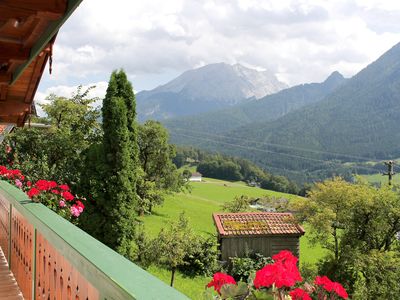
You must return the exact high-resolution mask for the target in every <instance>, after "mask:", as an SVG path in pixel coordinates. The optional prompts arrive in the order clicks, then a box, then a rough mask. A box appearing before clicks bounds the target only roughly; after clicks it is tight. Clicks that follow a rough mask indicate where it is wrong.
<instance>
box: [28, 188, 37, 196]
mask: <svg viewBox="0 0 400 300" xmlns="http://www.w3.org/2000/svg"><path fill="white" fill-rule="evenodd" d="M27 194H28V196H29V198H32V197H34V196H37V195H39V194H40V191H39V190H38V189H37V188H31V189H30V190H29V191H28V193H27Z"/></svg>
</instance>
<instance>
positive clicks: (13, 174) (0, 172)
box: [0, 166, 25, 181]
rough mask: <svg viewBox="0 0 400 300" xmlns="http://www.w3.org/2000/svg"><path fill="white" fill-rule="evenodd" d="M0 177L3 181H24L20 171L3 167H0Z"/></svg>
mask: <svg viewBox="0 0 400 300" xmlns="http://www.w3.org/2000/svg"><path fill="white" fill-rule="evenodd" d="M0 176H1V177H3V178H5V179H11V180H15V179H19V180H21V181H24V180H25V176H24V175H22V173H21V171H20V170H18V169H15V170H11V169H7V168H6V167H5V166H0Z"/></svg>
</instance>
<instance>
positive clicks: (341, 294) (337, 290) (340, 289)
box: [333, 282, 349, 299]
mask: <svg viewBox="0 0 400 300" xmlns="http://www.w3.org/2000/svg"><path fill="white" fill-rule="evenodd" d="M333 290H334V291H335V293H336V294H337V295H338V296H339V297H342V298H343V299H347V298H349V295H348V294H347V292H346V290H345V289H344V287H343V286H342V285H341V284H340V283H339V282H334V283H333Z"/></svg>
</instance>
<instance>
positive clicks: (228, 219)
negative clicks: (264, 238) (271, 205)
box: [213, 212, 305, 236]
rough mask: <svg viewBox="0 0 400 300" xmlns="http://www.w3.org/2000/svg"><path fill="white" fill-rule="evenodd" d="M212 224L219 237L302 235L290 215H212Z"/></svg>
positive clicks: (301, 229)
mask: <svg viewBox="0 0 400 300" xmlns="http://www.w3.org/2000/svg"><path fill="white" fill-rule="evenodd" d="M213 219H214V223H215V225H216V226H217V230H218V233H219V235H221V236H243V235H303V234H304V233H305V231H304V229H303V227H301V226H300V225H299V224H297V223H296V222H295V220H294V218H293V215H292V214H291V213H273V212H249V213H214V214H213Z"/></svg>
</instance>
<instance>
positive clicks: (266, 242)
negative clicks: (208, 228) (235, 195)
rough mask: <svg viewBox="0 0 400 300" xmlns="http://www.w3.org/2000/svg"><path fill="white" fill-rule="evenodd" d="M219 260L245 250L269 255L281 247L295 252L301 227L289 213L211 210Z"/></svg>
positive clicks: (240, 254)
mask: <svg viewBox="0 0 400 300" xmlns="http://www.w3.org/2000/svg"><path fill="white" fill-rule="evenodd" d="M213 219H214V224H215V226H216V227H217V231H218V240H219V241H218V242H219V245H220V246H219V247H220V250H221V260H223V261H228V260H229V258H230V257H243V256H244V255H245V253H246V251H249V252H257V253H260V254H262V255H264V256H266V257H271V256H272V255H274V254H277V253H278V252H280V251H281V250H289V251H291V252H292V253H293V254H294V255H296V256H297V257H298V256H299V251H300V250H299V247H300V237H301V236H302V235H304V233H305V231H304V229H303V227H301V226H300V225H299V224H297V223H296V222H295V220H294V218H293V215H292V214H291V213H275V212H250V213H214V214H213Z"/></svg>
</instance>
